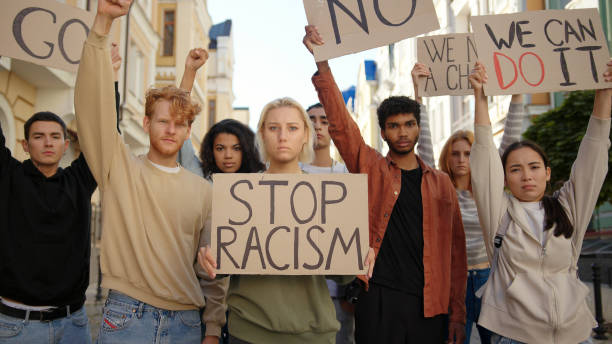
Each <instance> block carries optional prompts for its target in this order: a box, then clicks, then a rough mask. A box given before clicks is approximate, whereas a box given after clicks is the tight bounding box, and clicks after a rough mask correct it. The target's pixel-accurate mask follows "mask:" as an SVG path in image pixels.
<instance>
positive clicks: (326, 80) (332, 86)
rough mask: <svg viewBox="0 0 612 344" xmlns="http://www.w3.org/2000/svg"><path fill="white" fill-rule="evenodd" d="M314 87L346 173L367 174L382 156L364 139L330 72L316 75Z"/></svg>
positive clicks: (313, 81)
mask: <svg viewBox="0 0 612 344" xmlns="http://www.w3.org/2000/svg"><path fill="white" fill-rule="evenodd" d="M312 83H313V84H314V86H315V89H316V90H317V93H318V95H319V100H320V101H321V104H323V108H324V109H325V115H326V116H327V120H328V121H329V135H330V136H331V138H332V140H333V141H334V144H335V145H336V148H337V149H338V152H340V155H341V156H342V159H343V160H344V163H345V164H346V167H347V169H348V170H349V171H350V172H351V173H367V171H368V170H369V169H370V168H371V167H372V165H373V162H374V161H375V160H376V159H379V158H381V157H382V156H381V155H380V153H378V152H377V151H376V150H375V149H374V148H372V147H370V146H368V145H367V144H366V143H365V141H364V140H363V137H361V132H360V131H359V127H358V126H357V123H355V121H354V120H353V118H351V115H350V114H349V112H348V109H347V108H346V104H345V103H344V98H343V97H342V93H341V92H340V90H339V89H338V85H336V82H335V80H334V77H333V75H332V74H331V71H330V72H325V73H317V74H315V75H314V76H313V77H312Z"/></svg>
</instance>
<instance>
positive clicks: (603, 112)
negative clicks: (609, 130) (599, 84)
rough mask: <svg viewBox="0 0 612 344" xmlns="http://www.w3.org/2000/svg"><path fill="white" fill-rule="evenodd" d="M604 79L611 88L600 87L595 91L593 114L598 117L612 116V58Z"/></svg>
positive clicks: (607, 65)
mask: <svg viewBox="0 0 612 344" xmlns="http://www.w3.org/2000/svg"><path fill="white" fill-rule="evenodd" d="M603 79H604V82H605V83H606V85H607V86H609V88H604V89H599V90H597V91H595V100H594V102H593V116H595V117H598V118H603V119H607V118H610V115H611V112H612V84H610V82H612V59H611V60H608V63H607V64H606V71H605V72H604V73H603Z"/></svg>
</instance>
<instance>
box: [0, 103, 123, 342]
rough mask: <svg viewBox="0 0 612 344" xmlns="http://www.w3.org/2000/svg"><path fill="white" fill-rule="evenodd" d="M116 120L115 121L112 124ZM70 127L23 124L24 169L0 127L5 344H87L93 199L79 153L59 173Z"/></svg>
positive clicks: (0, 299)
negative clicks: (87, 304)
mask: <svg viewBox="0 0 612 344" xmlns="http://www.w3.org/2000/svg"><path fill="white" fill-rule="evenodd" d="M113 122H114V121H113ZM66 134H67V133H66V124H65V123H64V121H63V120H62V119H61V118H60V117H59V116H57V115H56V114H54V113H51V112H38V113H36V114H34V115H33V116H32V117H30V119H28V121H27V122H26V123H25V126H24V135H25V136H24V137H25V140H24V141H23V149H24V150H25V151H26V152H27V153H28V154H29V155H30V159H28V160H26V161H24V162H23V163H22V162H20V161H18V160H16V159H15V158H13V157H12V156H11V152H10V151H9V150H8V148H6V147H5V138H4V135H3V134H2V130H1V128H0V194H1V195H2V197H0V276H2V277H0V341H2V343H43V342H44V343H48V342H58V341H60V342H67V343H89V342H91V337H90V334H89V325H88V321H87V314H86V313H85V308H84V307H83V304H84V302H85V290H86V289H87V286H88V285H89V254H90V230H89V228H90V212H91V208H90V207H91V203H90V202H91V195H92V193H93V191H94V190H95V189H96V181H95V180H94V178H93V176H92V175H91V173H90V171H89V168H88V167H87V163H86V162H85V158H84V156H83V155H82V154H81V155H80V156H79V158H78V159H76V160H75V161H73V162H72V164H71V165H70V166H69V167H67V168H65V169H62V168H60V167H59V162H60V160H61V158H62V156H63V155H64V153H65V152H66V150H67V149H68V145H69V140H68V139H67V138H66Z"/></svg>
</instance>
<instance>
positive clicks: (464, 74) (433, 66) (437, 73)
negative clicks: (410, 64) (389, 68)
mask: <svg viewBox="0 0 612 344" xmlns="http://www.w3.org/2000/svg"><path fill="white" fill-rule="evenodd" d="M417 60H418V61H419V62H420V63H423V64H424V65H425V66H427V68H429V73H430V75H429V76H427V77H421V79H422V80H419V83H418V85H419V95H421V96H423V97H430V96H446V95H452V96H459V95H470V94H473V93H474V90H473V89H472V86H471V84H470V82H469V80H468V78H469V76H470V72H471V71H472V68H474V64H475V63H476V61H478V54H477V53H476V45H475V42H474V35H473V34H471V33H453V34H448V35H437V36H424V37H419V38H417Z"/></svg>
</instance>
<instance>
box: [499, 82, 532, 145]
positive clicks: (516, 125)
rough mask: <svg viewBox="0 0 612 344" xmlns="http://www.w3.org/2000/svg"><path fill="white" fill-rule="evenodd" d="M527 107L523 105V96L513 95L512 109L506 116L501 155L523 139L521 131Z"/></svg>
mask: <svg viewBox="0 0 612 344" xmlns="http://www.w3.org/2000/svg"><path fill="white" fill-rule="evenodd" d="M525 115H526V114H525V106H524V105H523V95H522V94H513V95H512V99H511V100H510V108H509V109H508V115H506V123H505V124H504V134H503V135H502V140H501V143H500V145H499V155H500V156H501V155H502V154H504V151H505V150H506V148H508V146H510V145H511V144H512V143H514V142H516V141H519V140H520V139H521V129H522V128H523V120H524V119H525Z"/></svg>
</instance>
